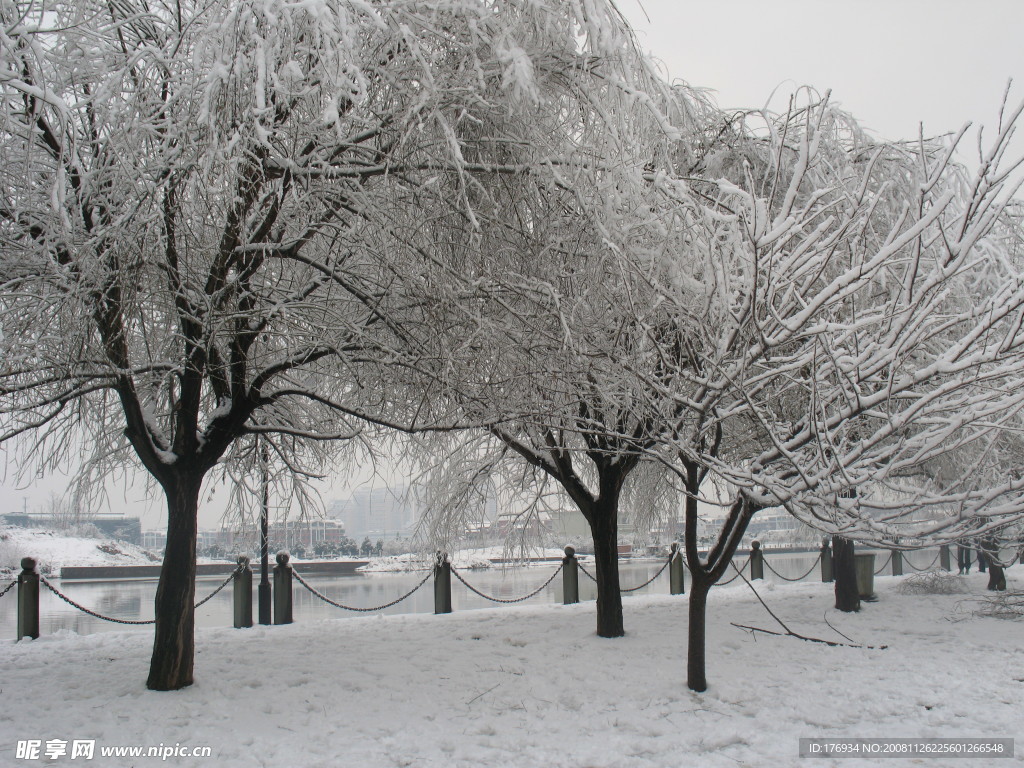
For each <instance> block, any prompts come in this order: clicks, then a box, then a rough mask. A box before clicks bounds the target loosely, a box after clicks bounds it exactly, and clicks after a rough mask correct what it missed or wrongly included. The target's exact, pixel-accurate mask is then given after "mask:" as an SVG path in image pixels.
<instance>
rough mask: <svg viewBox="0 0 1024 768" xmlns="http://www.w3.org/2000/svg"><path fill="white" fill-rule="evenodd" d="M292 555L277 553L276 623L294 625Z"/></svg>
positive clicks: (275, 580) (275, 572) (275, 581)
mask: <svg viewBox="0 0 1024 768" xmlns="http://www.w3.org/2000/svg"><path fill="white" fill-rule="evenodd" d="M290 559H291V555H289V554H288V553H287V552H278V553H277V565H276V566H275V567H274V623H275V624H291V623H292V567H291V566H290V565H289V564H288V561H289V560H290Z"/></svg>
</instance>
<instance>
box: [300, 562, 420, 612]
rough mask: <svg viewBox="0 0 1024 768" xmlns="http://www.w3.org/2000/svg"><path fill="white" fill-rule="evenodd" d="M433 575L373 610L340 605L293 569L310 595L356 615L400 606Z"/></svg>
mask: <svg viewBox="0 0 1024 768" xmlns="http://www.w3.org/2000/svg"><path fill="white" fill-rule="evenodd" d="M433 574H434V571H433V569H431V570H429V571H428V572H427V575H426V576H424V577H423V581H421V582H420V583H419V584H417V585H416V586H415V587H413V588H412V589H410V590H409V591H408V592H406V593H405V594H404V595H402V596H401V597H400V598H398V599H397V600H392V601H391V602H390V603H385V604H384V605H377V606H374V607H373V608H356V607H354V606H351V605H345V604H344V603H339V602H338V601H337V600H331V598H329V597H328V596H327V595H325V594H324V593H323V592H320V591H318V590H317V589H315V588H314V587H312V586H310V585H309V584H308V583H307V582H306V580H305V579H304V578H302V576H300V575H299V572H298V571H296V570H295V569H294V568H292V576H294V577H295V580H296V581H297V582H299V584H301V585H302V586H304V587H305V588H306V589H307V590H309V592H310V593H311V594H312V595H313V596H314V597H318V598H320V599H321V600H323V601H324V602H325V603H327V604H328V605H333V606H334V607H335V608H341V609H342V610H344V611H355V612H356V613H373V612H374V611H383V610H385V609H386V608H390V607H391V606H393V605H398V604H399V603H400V602H402V601H403V600H405V599H407V598H409V597H412V595H413V594H415V593H416V592H418V591H419V589H420V587H422V586H423V585H424V584H426V583H427V581H428V580H429V579H430V577H431V576H432V575H433Z"/></svg>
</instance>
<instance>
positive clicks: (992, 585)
mask: <svg viewBox="0 0 1024 768" xmlns="http://www.w3.org/2000/svg"><path fill="white" fill-rule="evenodd" d="M988 589H989V590H990V591H992V592H1005V591H1006V574H1005V573H1003V566H1001V565H996V564H995V562H993V561H992V560H989V563H988Z"/></svg>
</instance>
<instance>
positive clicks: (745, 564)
mask: <svg viewBox="0 0 1024 768" xmlns="http://www.w3.org/2000/svg"><path fill="white" fill-rule="evenodd" d="M762 561H763V560H762ZM729 565H731V566H732V567H733V568H735V569H736V575H735V576H733V577H732V578H731V579H728V580H726V581H716V582H715V586H716V587H724V586H725V585H727V584H732V583H733V582H734V581H736V579H738V578H739V577H740V574H741V573H743V571H745V570H746V568H747V566H748V565H750V558H749V557H748V558H747V559H746V561H745V562H744V563H743V565H741V566H740V567H739V568H736V564H735V563H734V562H733V561H732V560H730V561H729Z"/></svg>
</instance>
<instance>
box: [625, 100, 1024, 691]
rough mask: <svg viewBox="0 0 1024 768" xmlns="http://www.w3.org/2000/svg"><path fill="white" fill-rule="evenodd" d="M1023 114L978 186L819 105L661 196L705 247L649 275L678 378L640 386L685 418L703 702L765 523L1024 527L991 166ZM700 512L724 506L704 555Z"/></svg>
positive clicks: (682, 444)
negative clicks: (710, 653)
mask: <svg viewBox="0 0 1024 768" xmlns="http://www.w3.org/2000/svg"><path fill="white" fill-rule="evenodd" d="M1019 114H1020V109H1018V110H1016V111H1014V112H1009V111H1008V112H1007V113H1006V122H1005V123H1004V124H1002V125H1000V127H999V135H998V137H997V139H996V141H995V144H994V147H993V149H992V150H991V151H989V152H988V153H987V154H986V155H984V157H983V158H982V160H983V162H982V167H981V170H980V171H979V173H978V174H977V176H976V177H975V178H973V179H972V178H970V177H968V176H966V175H964V174H963V173H962V172H961V171H960V170H959V169H958V168H956V167H954V166H953V165H951V163H950V155H951V153H952V148H951V147H948V146H939V145H935V144H931V143H928V142H923V141H922V142H921V143H920V144H919V145H918V146H904V145H887V144H884V143H877V142H873V141H869V140H867V139H866V138H865V137H864V136H863V135H862V134H861V133H860V132H859V130H858V129H857V128H856V124H855V123H854V122H852V120H851V119H849V118H848V117H846V116H844V115H842V114H841V113H837V112H836V111H834V110H832V109H830V108H829V107H828V105H827V102H820V103H812V104H811V105H810V106H809V107H807V108H804V109H794V110H792V111H791V112H790V113H789V114H787V115H784V116H782V117H781V118H778V119H772V118H770V119H769V120H768V122H767V126H766V128H765V129H764V130H758V131H750V132H747V131H745V129H744V130H731V131H723V132H720V133H719V140H720V141H721V140H722V137H726V138H728V139H729V140H728V141H724V142H723V145H722V146H721V147H720V149H719V151H718V153H717V156H716V154H715V153H714V152H711V153H709V155H708V163H707V166H706V167H705V168H704V169H702V171H701V175H702V177H703V178H705V179H707V181H705V182H694V181H690V182H689V183H688V184H685V185H684V184H683V183H681V182H679V181H671V180H666V181H665V182H663V188H664V190H665V194H666V197H667V198H669V199H672V200H674V201H676V205H678V207H679V208H680V209H682V211H684V212H685V215H686V216H687V217H691V216H692V215H693V213H692V212H693V210H694V206H695V202H696V201H695V198H696V199H699V200H700V201H701V203H700V204H701V205H704V206H706V217H707V218H706V222H707V231H708V235H707V236H705V237H704V238H703V239H699V238H695V237H693V236H692V235H691V234H690V233H689V232H687V233H686V235H687V236H686V237H685V238H683V239H682V240H681V241H680V240H676V241H675V242H676V245H675V247H674V250H673V248H672V247H669V248H666V251H667V252H668V253H671V254H673V258H671V259H666V263H664V264H663V265H661V266H660V267H659V269H658V270H650V269H648V270H647V271H646V272H645V274H648V275H651V279H652V281H656V282H657V284H658V285H659V293H660V296H661V297H662V300H663V302H664V303H665V304H666V305H671V306H672V307H673V311H674V312H675V313H676V316H677V317H678V327H680V328H685V329H686V333H685V336H684V338H683V340H681V341H676V342H675V345H674V346H673V345H668V346H665V347H664V349H665V354H664V359H665V360H666V361H667V364H668V365H671V366H674V367H675V368H676V370H677V371H678V374H677V375H676V376H674V377H671V378H666V377H660V378H659V380H657V381H655V380H652V379H651V378H650V377H645V381H646V382H647V383H648V384H649V385H650V391H657V393H658V395H657V396H658V397H659V398H660V399H663V400H665V401H668V402H671V403H675V404H678V405H680V406H682V407H684V409H685V411H686V417H685V419H682V420H680V422H679V424H680V429H679V430H678V431H677V433H676V434H675V435H673V439H672V440H670V441H668V442H666V443H665V444H664V446H663V451H664V452H663V453H662V454H661V457H662V461H664V462H666V463H667V464H671V465H673V466H674V467H675V468H676V470H677V472H678V474H679V476H680V478H681V479H682V480H683V481H684V482H685V485H686V492H687V499H686V536H685V541H686V557H687V563H688V565H689V568H690V571H691V573H692V575H693V584H692V588H691V591H690V603H689V611H690V624H689V659H688V684H689V686H690V687H691V688H692V689H694V690H704V689H705V688H706V686H707V682H706V676H705V658H704V656H705V648H704V634H705V630H704V627H705V611H706V599H707V594H708V591H709V590H710V588H711V587H712V585H713V584H714V583H715V582H716V581H718V579H719V578H721V577H722V575H723V574H724V573H725V570H726V568H727V567H728V565H729V563H730V561H731V559H732V557H733V554H734V552H735V550H736V547H737V545H738V544H739V541H740V538H741V537H742V535H743V533H744V531H745V530H746V527H747V524H748V522H749V521H750V519H751V518H752V516H753V515H754V514H756V512H757V511H758V510H760V509H763V508H766V507H776V506H783V507H785V508H786V509H787V510H789V511H790V512H791V513H792V514H794V515H795V516H796V517H797V518H799V519H800V520H801V521H802V522H804V523H806V524H808V525H812V526H814V527H816V528H818V529H821V530H826V531H829V532H834V533H839V534H841V535H842V536H844V537H846V538H849V539H855V540H858V541H864V542H869V543H875V544H880V545H885V544H888V543H890V542H891V541H893V540H895V539H896V537H900V539H901V540H902V542H903V546H908V547H913V546H922V545H924V544H925V543H932V542H937V541H952V540H955V539H956V538H958V537H960V536H962V535H966V534H967V533H968V532H969V531H971V530H992V529H995V528H998V527H1001V526H1004V525H1006V524H1007V523H1008V521H1012V520H1014V519H1017V518H1019V517H1020V515H1021V514H1022V512H1024V494H1022V490H1024V484H1022V482H1021V480H1020V478H1019V476H1018V475H1019V473H1010V474H1007V473H1006V472H1001V471H999V457H998V450H997V446H998V443H999V441H1000V440H1001V439H1002V438H1003V436H1005V435H1006V434H1013V433H1014V432H1015V431H1016V430H1018V429H1019V414H1020V411H1021V408H1022V407H1024V388H1022V386H1021V384H1022V382H1021V380H1020V376H1021V373H1020V371H1021V362H1022V360H1021V357H1022V351H1024V333H1022V330H1021V328H1022V324H1021V320H1020V318H1021V317H1024V277H1022V275H1021V271H1020V264H1021V261H1020V256H1021V255H1022V250H1021V246H1022V243H1024V234H1022V230H1021V226H1020V221H1019V220H1018V219H1014V218H1013V217H1012V216H1009V215H1007V214H1008V205H1010V204H1011V203H1010V201H1011V199H1012V194H1013V192H1014V191H1015V189H1016V187H1014V186H1013V184H1012V183H1011V179H1012V177H1011V176H1009V175H1008V173H1007V172H1004V171H1003V170H1002V166H1001V164H1000V160H1001V159H1002V158H1003V154H1004V152H1005V142H1006V140H1007V137H1008V136H1009V135H1010V133H1011V132H1012V127H1013V124H1014V122H1015V121H1016V120H1017V118H1018V116H1019ZM954 144H955V142H954ZM737 159H739V160H742V161H743V162H737ZM1010 165H1011V166H1012V165H1013V164H1012V163H1011V164H1010ZM664 210H665V215H666V216H670V215H672V214H671V211H672V206H671V205H669V206H667V207H666V208H665V209H664ZM669 230H670V228H669V227H666V231H669ZM694 244H697V245H699V247H697V248H695V247H694ZM680 273H681V274H680ZM680 347H682V348H683V349H685V350H686V352H685V354H679V353H678V352H676V351H675V350H676V349H678V348H680ZM635 371H636V369H635V368H633V367H630V368H629V373H630V374H633V373H635ZM662 382H671V383H672V384H673V385H674V386H671V387H670V386H663V385H662ZM680 385H681V386H680ZM638 391H639V392H644V391H648V390H638ZM967 456H970V457H971V461H969V462H968V461H962V459H964V458H966V457H967ZM957 457H959V458H960V459H961V461H959V462H957V461H955V459H956V458H957ZM952 467H955V471H954V470H952V469H951V468H952ZM982 478H983V479H984V480H981V479H982ZM705 482H707V484H705ZM712 484H713V485H714V486H715V487H716V489H717V494H716V495H717V498H715V495H711V494H709V493H708V492H707V489H708V486H710V485H712ZM854 490H855V491H856V493H853V492H852V491H854ZM701 497H705V498H709V497H710V498H709V500H713V501H718V502H719V503H724V504H725V505H726V508H727V509H728V514H727V516H726V518H725V521H724V524H723V526H722V528H721V530H720V532H719V535H718V537H717V540H716V541H715V542H714V543H713V545H712V547H711V549H710V551H709V552H708V554H707V556H706V558H705V557H702V556H701V555H700V553H699V552H698V549H697V542H696V538H697V517H698V509H697V500H698V498H701Z"/></svg>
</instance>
